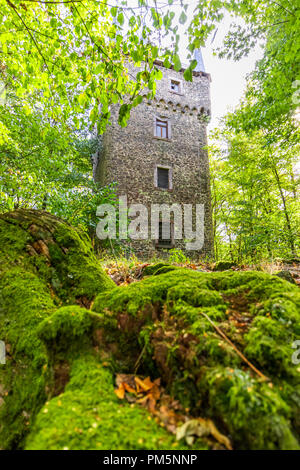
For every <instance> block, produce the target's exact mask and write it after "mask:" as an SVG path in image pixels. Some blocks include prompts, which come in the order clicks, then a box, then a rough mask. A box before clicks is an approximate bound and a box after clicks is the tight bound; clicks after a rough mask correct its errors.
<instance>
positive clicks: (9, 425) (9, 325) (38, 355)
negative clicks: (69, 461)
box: [0, 268, 55, 448]
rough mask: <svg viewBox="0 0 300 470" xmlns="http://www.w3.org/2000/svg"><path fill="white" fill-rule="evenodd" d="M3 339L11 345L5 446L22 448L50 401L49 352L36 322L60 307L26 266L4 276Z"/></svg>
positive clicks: (0, 373) (4, 374)
mask: <svg viewBox="0 0 300 470" xmlns="http://www.w3.org/2000/svg"><path fill="white" fill-rule="evenodd" d="M0 291H1V297H0V338H1V339H2V340H4V341H5V343H6V345H8V346H9V355H8V357H7V362H6V364H5V365H3V366H0V367H1V368H0V383H1V384H2V386H3V388H4V390H6V392H7V393H6V395H5V396H4V403H3V404H2V406H1V408H0V423H1V425H0V431H1V432H0V436H1V437H0V447H1V448H11V447H18V445H19V443H20V442H21V441H22V439H23V436H24V433H26V429H28V427H29V423H30V421H31V419H32V417H33V416H34V414H35V413H36V411H37V410H38V409H39V408H40V407H41V406H42V404H43V403H44V401H45V399H46V393H45V385H46V379H47V362H48V358H47V354H46V350H45V347H44V345H43V344H42V343H41V341H40V340H39V338H38V337H37V335H36V328H37V325H38V324H39V323H40V322H41V321H42V320H43V319H44V318H45V317H47V316H48V315H50V314H51V313H52V312H53V311H54V310H55V305H54V303H53V300H52V298H51V296H50V294H49V293H48V290H47V288H46V286H45V284H44V283H43V281H42V280H41V279H39V278H37V277H36V276H35V275H34V274H32V273H28V272H26V271H23V270H22V269H21V268H12V269H11V270H10V271H7V272H4V273H2V275H1V276H0Z"/></svg>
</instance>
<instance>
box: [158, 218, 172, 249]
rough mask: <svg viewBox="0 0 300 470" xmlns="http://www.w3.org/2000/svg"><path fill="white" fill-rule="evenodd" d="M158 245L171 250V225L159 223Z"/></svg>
mask: <svg viewBox="0 0 300 470" xmlns="http://www.w3.org/2000/svg"><path fill="white" fill-rule="evenodd" d="M158 244H159V245H160V246H165V247H166V248H168V247H169V248H170V247H171V246H172V238H171V226H170V224H166V223H163V222H159V230H158Z"/></svg>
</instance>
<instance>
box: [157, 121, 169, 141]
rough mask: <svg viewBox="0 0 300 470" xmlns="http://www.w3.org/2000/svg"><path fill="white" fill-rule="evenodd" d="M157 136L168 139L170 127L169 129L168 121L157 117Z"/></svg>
mask: <svg viewBox="0 0 300 470" xmlns="http://www.w3.org/2000/svg"><path fill="white" fill-rule="evenodd" d="M155 132H156V137H160V138H161V139H168V138H169V129H168V121H165V120H162V119H156V128H155Z"/></svg>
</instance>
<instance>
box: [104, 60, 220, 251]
mask: <svg viewBox="0 0 300 470" xmlns="http://www.w3.org/2000/svg"><path fill="white" fill-rule="evenodd" d="M158 67H159V68H160V69H161V70H162V72H163V79H162V80H161V81H159V82H157V94H156V98H155V99H154V100H153V101H151V102H150V101H148V100H147V98H146V97H145V98H144V101H143V102H142V104H140V105H139V106H138V107H136V108H134V109H133V110H132V112H131V118H130V120H129V123H128V126H127V127H126V128H121V127H120V126H119V125H118V106H117V105H115V106H114V107H113V108H112V125H111V126H109V127H108V129H107V132H106V133H105V135H104V136H103V141H102V150H101V154H100V155H99V159H98V164H97V167H96V169H95V179H96V180H97V181H100V182H101V183H102V184H103V185H104V184H108V183H111V182H117V183H118V194H119V195H127V198H128V203H129V204H131V203H142V204H144V205H147V206H149V205H150V204H151V203H157V204H162V203H166V204H172V203H179V204H196V203H199V204H201V203H202V204H204V205H205V243H204V247H203V249H202V250H201V252H200V253H199V252H198V253H193V252H188V255H189V256H190V255H192V256H193V255H195V254H196V255H199V254H200V255H202V256H210V255H211V254H212V250H213V241H212V222H211V204H210V184H209V165H208V154H207V150H206V149H205V148H204V147H205V146H206V144H207V135H206V127H207V119H208V117H209V115H210V92H209V88H210V76H209V75H208V74H205V73H201V72H195V73H194V76H193V82H192V83H191V82H186V81H184V78H183V73H182V71H181V72H175V71H174V70H167V69H165V68H164V67H162V66H160V65H158ZM135 71H136V72H137V71H138V69H135ZM171 79H173V80H176V81H180V82H181V93H180V94H179V93H174V92H172V91H171V90H170V80H171ZM156 117H157V118H163V119H168V122H169V125H170V130H171V137H170V139H159V138H157V137H155V135H154V124H155V119H156ZM157 165H158V166H159V165H161V166H162V167H164V166H165V167H168V168H171V171H172V189H168V190H165V189H160V188H157V187H155V169H156V167H157ZM130 244H131V246H132V248H133V249H134V250H135V251H136V253H137V254H138V255H139V256H145V257H148V256H153V255H154V254H155V253H157V249H156V247H155V242H154V241H150V240H149V241H131V242H130ZM174 244H175V247H179V248H182V249H184V248H185V243H184V241H176V240H175V243H174ZM158 251H161V249H159V248H158ZM160 255H161V253H159V256H160Z"/></svg>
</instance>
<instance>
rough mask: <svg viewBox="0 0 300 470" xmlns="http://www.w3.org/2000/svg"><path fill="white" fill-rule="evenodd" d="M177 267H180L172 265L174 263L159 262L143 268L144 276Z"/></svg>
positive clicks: (161, 272) (155, 274)
mask: <svg viewBox="0 0 300 470" xmlns="http://www.w3.org/2000/svg"><path fill="white" fill-rule="evenodd" d="M175 269H178V268H177V266H172V264H168V263H162V262H159V263H155V264H150V265H149V266H146V267H145V268H144V269H143V276H157V275H158V274H165V273H168V272H170V271H174V270H175Z"/></svg>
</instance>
